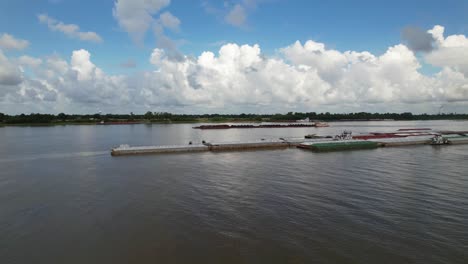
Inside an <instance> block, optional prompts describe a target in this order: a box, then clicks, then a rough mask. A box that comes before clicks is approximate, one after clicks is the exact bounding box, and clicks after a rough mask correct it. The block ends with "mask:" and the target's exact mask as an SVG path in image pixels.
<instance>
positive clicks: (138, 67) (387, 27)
mask: <svg viewBox="0 0 468 264" xmlns="http://www.w3.org/2000/svg"><path fill="white" fill-rule="evenodd" d="M164 1H166V3H165V4H162V5H161V6H162V7H161V8H158V10H157V11H154V12H153V11H148V12H149V13H150V14H151V15H152V17H153V18H152V19H153V20H152V22H151V23H150V25H149V28H148V30H147V31H146V34H145V37H144V38H143V39H142V41H141V42H138V41H135V38H134V37H132V36H133V35H132V33H131V32H130V31H129V30H128V28H125V26H123V24H122V23H121V22H122V21H121V20H120V19H121V18H119V17H118V16H116V14H115V12H114V13H113V10H114V9H115V8H116V6H117V3H116V2H118V1H115V0H102V1H88V0H34V1H30V0H29V1H28V0H16V1H2V2H0V34H2V33H3V34H9V35H11V36H13V37H14V38H16V39H20V40H21V39H22V40H26V41H28V43H29V45H27V47H26V48H21V49H9V50H7V49H5V50H4V51H3V53H5V54H6V57H8V59H9V60H12V59H14V58H15V57H20V56H24V55H27V56H30V57H34V58H41V59H43V60H44V59H45V58H47V57H50V56H57V57H60V58H63V59H64V60H66V61H69V60H70V57H71V54H72V53H73V52H74V51H77V50H81V49H83V50H86V51H87V52H88V53H89V54H91V55H90V56H91V61H92V63H93V64H94V65H95V66H96V67H99V68H100V69H101V70H103V71H104V72H105V73H106V74H108V75H116V74H118V75H121V74H124V75H139V74H141V73H142V72H145V71H152V70H154V68H155V67H154V65H153V64H152V63H150V59H149V58H150V56H151V54H152V52H153V51H154V49H155V48H159V49H161V50H163V51H165V52H166V54H169V53H170V52H171V51H168V48H167V46H164V45H161V44H160V42H158V41H160V39H161V36H164V37H165V38H167V39H168V40H169V41H170V42H171V43H173V44H174V45H175V47H174V48H173V52H176V53H178V54H181V56H187V57H191V58H196V57H198V56H200V55H201V54H202V52H204V51H212V52H214V53H215V55H216V54H217V52H218V50H219V49H220V48H221V47H222V46H223V45H225V44H227V43H235V44H237V45H239V46H240V45H243V44H247V45H249V46H253V45H254V44H258V45H259V47H260V49H261V56H267V57H271V58H275V57H278V56H280V57H281V56H282V55H281V54H280V53H281V49H283V48H285V47H288V46H290V45H292V44H293V43H295V41H297V40H299V41H300V42H301V43H305V42H306V41H307V40H313V41H315V42H317V43H324V44H325V45H326V49H329V50H337V51H339V52H345V51H356V52H363V51H367V52H370V53H371V54H373V55H375V56H381V55H383V54H385V53H386V52H387V51H388V49H389V47H392V46H395V45H398V44H400V43H403V44H404V42H405V41H404V40H402V38H401V32H402V30H403V29H404V28H406V27H408V26H412V27H416V28H420V29H421V30H423V31H426V30H430V29H432V28H433V27H434V26H436V25H441V26H443V27H444V35H445V36H450V35H462V36H465V35H467V33H468V19H467V17H466V16H467V14H468V1H465V0H458V1H456V0H448V1H433V0H427V1H422V0H421V1H420V0H415V1H400V0H395V1H370V0H358V1H345V0H341V1H340V0H329V1H300V0H289V1H286V0H237V1H234V0H232V1H215V0H193V1H180V0H179V1H178V0H172V1H169V0H151V1H148V2H153V3H154V4H155V5H158V3H159V2H164ZM121 2H124V1H121ZM136 2H141V1H136ZM236 6H239V8H240V9H242V10H241V11H242V12H240V13H241V14H239V13H237V14H236V15H237V17H234V18H233V19H234V20H232V21H230V20H229V14H230V12H232V11H233V10H234V9H235V8H236ZM145 8H150V7H148V6H145ZM165 12H168V13H169V14H170V15H171V16H172V17H174V18H175V19H177V20H178V21H179V23H178V24H177V25H175V26H174V28H172V29H171V28H170V26H166V25H165V26H164V27H163V33H161V34H162V35H158V34H156V33H153V31H154V30H155V29H153V24H154V23H157V22H156V21H157V20H158V18H159V17H160V15H161V14H163V13H165ZM40 14H43V15H46V16H47V17H48V18H49V19H51V20H50V21H55V22H54V23H62V24H64V25H69V24H74V25H76V26H78V27H79V30H78V31H80V32H88V31H89V32H94V33H95V34H96V35H97V36H99V38H100V39H102V41H101V42H99V41H88V40H82V39H80V38H78V37H70V35H67V34H64V32H61V31H59V30H53V29H51V27H50V25H49V26H48V25H47V23H46V22H43V23H40V21H39V19H38V15H40ZM239 15H240V17H239ZM132 19H135V18H132ZM94 33H93V34H94ZM414 56H415V57H416V58H418V61H419V63H420V64H421V66H422V67H421V68H420V69H418V71H419V72H420V73H422V74H425V75H427V76H431V75H434V74H437V73H438V72H439V71H440V70H441V69H442V68H443V67H444V65H441V64H440V63H429V62H428V61H427V60H426V59H425V58H426V57H425V56H427V54H426V53H421V52H416V51H415V52H414ZM285 60H286V61H288V59H287V58H286V59H285ZM123 64H125V65H126V66H123ZM305 65H308V64H307V63H305ZM452 66H453V65H452ZM455 66H457V65H455ZM458 66H460V65H458ZM458 66H457V67H458ZM26 72H32V70H27V69H26ZM33 77H34V76H33ZM33 77H31V78H33ZM51 111H53V110H51ZM233 111H237V110H233Z"/></svg>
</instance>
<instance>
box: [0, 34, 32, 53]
mask: <svg viewBox="0 0 468 264" xmlns="http://www.w3.org/2000/svg"><path fill="white" fill-rule="evenodd" d="M28 46H29V41H27V40H23V39H17V38H15V37H13V36H12V35H10V34H7V33H3V34H2V35H1V36H0V48H2V49H5V50H23V49H25V48H27V47H28Z"/></svg>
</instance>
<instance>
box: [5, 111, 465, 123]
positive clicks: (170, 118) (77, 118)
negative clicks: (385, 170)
mask: <svg viewBox="0 0 468 264" xmlns="http://www.w3.org/2000/svg"><path fill="white" fill-rule="evenodd" d="M305 118H309V119H310V120H318V121H365V120H442V119H448V120H468V114H457V113H443V114H412V113H410V112H405V113H367V112H358V113H329V112H326V113H316V112H289V113H285V114H245V113H243V114H201V115H200V114H172V113H168V112H151V111H148V112H146V113H145V114H134V113H129V114H83V115H77V114H65V113H60V114H57V115H54V114H40V113H31V114H19V115H7V114H3V113H0V123H3V124H53V123H58V124H60V123H98V122H113V121H116V122H118V121H136V122H200V121H204V122H227V121H295V120H301V119H305Z"/></svg>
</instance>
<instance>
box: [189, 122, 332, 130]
mask: <svg viewBox="0 0 468 264" xmlns="http://www.w3.org/2000/svg"><path fill="white" fill-rule="evenodd" d="M321 126H324V125H321ZM286 127H292V128H294V127H319V125H317V124H316V123H307V124H260V125H201V126H197V127H193V128H195V129H231V128H286Z"/></svg>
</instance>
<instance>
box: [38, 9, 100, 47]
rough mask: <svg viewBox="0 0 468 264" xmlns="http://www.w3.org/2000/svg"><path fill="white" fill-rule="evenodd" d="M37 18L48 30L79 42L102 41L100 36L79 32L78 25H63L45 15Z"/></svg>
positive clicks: (94, 33) (89, 32)
mask: <svg viewBox="0 0 468 264" xmlns="http://www.w3.org/2000/svg"><path fill="white" fill-rule="evenodd" d="M37 18H38V19H39V22H41V23H43V24H46V25H47V26H48V27H49V29H50V30H52V31H59V32H62V33H63V34H65V35H67V36H68V37H70V38H77V39H79V40H83V41H90V42H96V43H100V42H102V41H103V40H102V38H101V36H99V35H98V34H97V33H96V32H92V31H80V27H79V26H78V25H75V24H65V23H63V22H61V21H58V20H56V19H54V18H51V17H49V16H48V15H46V14H40V15H38V16H37Z"/></svg>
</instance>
